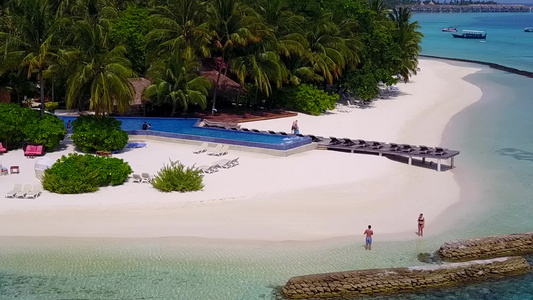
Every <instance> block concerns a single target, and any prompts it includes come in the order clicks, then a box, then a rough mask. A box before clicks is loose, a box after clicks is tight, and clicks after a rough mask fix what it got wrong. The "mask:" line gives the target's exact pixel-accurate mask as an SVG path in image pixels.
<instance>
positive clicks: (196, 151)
mask: <svg viewBox="0 0 533 300" xmlns="http://www.w3.org/2000/svg"><path fill="white" fill-rule="evenodd" d="M206 151H207V143H202V145H201V146H200V148H198V149H196V150H194V151H193V152H192V153H194V154H200V153H204V152H206Z"/></svg>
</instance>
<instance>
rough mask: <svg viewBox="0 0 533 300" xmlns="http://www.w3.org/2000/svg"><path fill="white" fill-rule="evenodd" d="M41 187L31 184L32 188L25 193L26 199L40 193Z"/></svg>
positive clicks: (35, 196) (37, 195)
mask: <svg viewBox="0 0 533 300" xmlns="http://www.w3.org/2000/svg"><path fill="white" fill-rule="evenodd" d="M41 192H42V190H41V187H40V186H38V185H34V186H33V190H31V191H30V192H28V193H27V194H26V199H35V198H37V197H39V196H40V195H41Z"/></svg>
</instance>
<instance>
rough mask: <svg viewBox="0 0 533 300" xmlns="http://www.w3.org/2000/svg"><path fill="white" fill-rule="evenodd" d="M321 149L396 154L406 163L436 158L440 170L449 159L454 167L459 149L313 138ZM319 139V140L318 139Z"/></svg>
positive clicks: (382, 154)
mask: <svg viewBox="0 0 533 300" xmlns="http://www.w3.org/2000/svg"><path fill="white" fill-rule="evenodd" d="M314 140H315V141H317V143H318V147H319V148H321V149H327V150H335V151H343V152H350V153H366V154H377V155H379V156H396V157H405V158H407V161H408V164H409V165H412V164H413V159H415V158H417V159H420V160H421V162H422V163H425V162H426V160H427V159H432V160H436V161H437V162H436V165H437V171H439V172H440V171H441V170H442V161H443V160H444V161H446V160H448V159H449V160H450V169H453V168H454V158H455V156H457V155H459V153H460V152H459V151H457V150H450V149H447V148H442V147H428V146H424V145H409V144H396V143H383V142H376V141H365V140H361V139H358V140H353V139H348V138H342V139H339V138H335V137H330V138H321V137H315V139H314ZM318 140H319V141H318Z"/></svg>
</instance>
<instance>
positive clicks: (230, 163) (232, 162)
mask: <svg viewBox="0 0 533 300" xmlns="http://www.w3.org/2000/svg"><path fill="white" fill-rule="evenodd" d="M237 165H239V158H238V157H237V158H234V159H221V160H219V161H216V162H215V163H213V167H215V168H222V169H229V168H232V167H235V166H237Z"/></svg>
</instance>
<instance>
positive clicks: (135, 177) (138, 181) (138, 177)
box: [132, 174, 142, 183]
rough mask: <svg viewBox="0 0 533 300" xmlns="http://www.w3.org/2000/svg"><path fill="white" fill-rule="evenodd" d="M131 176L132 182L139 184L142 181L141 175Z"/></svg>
mask: <svg viewBox="0 0 533 300" xmlns="http://www.w3.org/2000/svg"><path fill="white" fill-rule="evenodd" d="M132 176H133V182H136V183H141V181H142V177H141V175H139V174H133V175H132Z"/></svg>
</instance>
